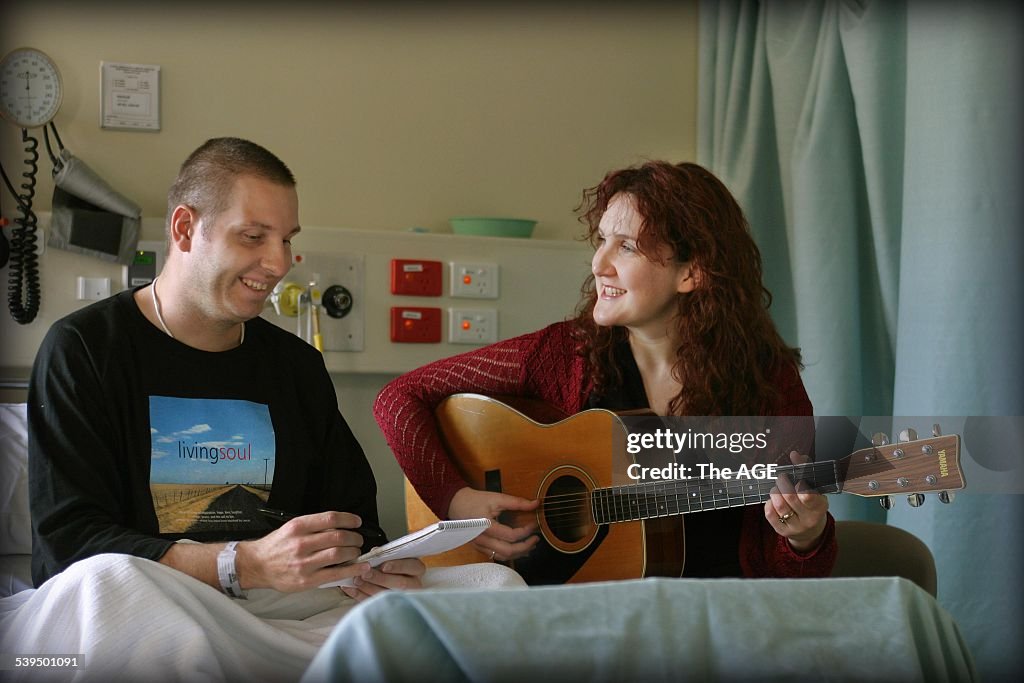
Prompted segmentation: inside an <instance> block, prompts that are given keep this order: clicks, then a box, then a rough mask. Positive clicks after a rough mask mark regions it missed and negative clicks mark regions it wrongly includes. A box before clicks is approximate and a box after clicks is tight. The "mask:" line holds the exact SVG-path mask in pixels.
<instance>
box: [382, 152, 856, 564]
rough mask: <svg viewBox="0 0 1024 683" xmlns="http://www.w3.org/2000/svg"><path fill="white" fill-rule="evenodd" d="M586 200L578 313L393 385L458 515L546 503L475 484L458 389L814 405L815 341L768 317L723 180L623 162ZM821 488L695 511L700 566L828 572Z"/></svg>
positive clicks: (395, 426)
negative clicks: (454, 451)
mask: <svg viewBox="0 0 1024 683" xmlns="http://www.w3.org/2000/svg"><path fill="white" fill-rule="evenodd" d="M580 208H581V210H582V218H581V220H583V221H585V223H586V225H587V226H588V230H587V236H588V238H589V239H590V241H591V242H592V243H593V245H594V247H595V252H594V257H593V262H592V273H593V274H592V276H591V277H589V278H588V279H587V282H586V283H585V284H584V288H583V300H582V302H581V304H580V310H579V313H578V315H577V317H576V318H575V320H572V321H567V322H563V323H557V324H554V325H551V326H549V327H547V328H544V329H542V330H540V331H537V332H534V333H532V334H527V335H523V336H521V337H517V338H514V339H509V340H507V341H503V342H499V343H497V344H493V345H491V346H487V347H484V348H481V349H479V350H476V351H471V352H469V353H465V354H461V355H459V356H455V357H452V358H446V359H442V360H440V361H437V362H434V363H431V364H429V365H427V366H425V367H422V368H420V369H417V370H415V371H413V372H410V373H408V374H406V375H403V376H402V377H399V378H398V379H396V380H394V381H393V382H391V383H390V384H388V385H387V386H386V387H385V388H384V389H383V391H382V392H381V394H380V395H379V396H378V398H377V401H376V403H375V405H374V414H375V416H376V419H377V422H378V424H379V425H380V427H381V429H382V430H383V432H384V435H385V438H386V439H387V441H388V443H389V445H390V446H391V448H392V450H393V451H394V453H395V456H396V457H397V458H398V461H399V464H400V465H401V467H402V469H403V470H404V471H405V474H406V476H407V477H408V478H409V480H410V481H411V482H412V484H413V485H414V486H415V488H416V490H417V492H418V493H419V494H420V496H421V497H422V498H423V500H424V501H425V502H426V503H427V505H428V506H430V508H431V509H432V510H433V511H434V513H435V514H437V515H438V516H439V517H441V518H442V519H444V518H450V519H459V518H469V517H490V518H492V519H495V520H496V519H497V517H498V515H499V514H500V513H501V512H503V511H506V510H513V511H515V510H519V511H522V510H533V509H536V506H537V504H538V503H537V501H528V500H525V499H522V498H518V497H514V496H510V495H505V494H500V493H492V492H486V491H479V490H475V489H473V488H471V487H469V486H467V484H466V483H465V481H464V480H463V479H462V478H461V476H460V475H459V473H458V472H457V470H456V469H455V467H454V465H453V464H452V462H451V461H450V460H449V458H448V456H447V455H446V454H445V452H444V450H443V448H442V446H441V443H440V440H439V436H438V433H437V430H436V428H435V427H434V420H433V411H434V408H435V407H436V406H437V404H438V403H439V402H440V401H441V400H443V399H444V398H445V397H447V396H449V395H451V394H454V393H458V392H477V393H483V394H491V395H515V396H523V397H530V398H536V399H541V400H542V401H545V402H547V403H549V404H552V405H553V406H555V407H557V408H559V409H561V410H562V411H564V412H565V413H566V414H572V413H576V412H578V411H580V410H584V409H586V408H591V407H602V408H609V409H613V410H617V409H636V408H645V407H647V408H650V409H651V410H652V411H653V412H654V413H656V414H658V415H678V416H683V415H785V416H796V415H811V403H810V401H809V400H808V398H807V394H806V392H805V391H804V387H803V383H802V382H801V381H800V376H799V367H800V366H799V363H800V355H799V352H798V351H797V350H796V349H792V348H790V347H788V346H786V344H785V342H784V341H783V340H782V338H781V337H780V336H779V334H778V332H777V331H776V329H775V326H774V324H773V323H772V321H771V318H770V317H769V315H768V312H767V308H768V305H769V304H770V300H771V296H770V294H769V293H768V291H767V290H766V289H765V288H764V286H763V285H762V283H761V258H760V253H759V252H758V249H757V246H756V245H755V244H754V241H753V239H752V238H751V236H750V233H749V229H748V226H747V222H746V219H745V218H744V216H743V212H742V210H741V209H740V207H739V205H738V204H737V203H736V200H735V199H734V198H733V197H732V195H731V194H730V193H729V191H728V190H727V189H726V188H725V186H724V185H723V184H722V183H721V181H719V180H718V179H717V178H716V177H715V176H713V175H712V174H711V173H710V172H708V171H707V170H706V169H704V168H702V167H700V166H698V165H696V164H691V163H682V164H678V165H673V164H669V163H666V162H648V163H644V164H642V165H640V166H636V167H632V168H626V169H622V170H618V171H614V172H612V173H609V174H608V175H607V176H606V177H605V178H604V180H603V181H602V182H601V183H600V184H599V185H597V186H596V187H594V188H591V189H590V190H587V191H585V192H584V195H583V202H582V204H581V207H580ZM792 457H793V458H794V462H797V459H798V458H799V456H797V455H796V454H795V453H794V454H793V455H792ZM807 489H808V487H807V486H806V484H804V483H803V482H800V483H799V484H798V485H797V488H796V490H794V489H793V487H792V486H791V485H788V482H787V481H784V480H783V479H781V478H780V480H779V485H778V487H777V488H776V489H773V491H772V495H771V496H770V499H769V500H768V501H767V502H766V503H765V504H764V506H763V507H761V506H758V505H748V506H746V507H740V508H728V509H724V510H717V511H714V512H702V513H700V514H693V515H687V516H686V521H685V525H686V527H685V528H686V568H685V571H684V576H752V577H753V576H827V575H828V574H829V572H830V571H831V568H832V564H833V562H834V560H835V553H836V544H835V537H834V521H833V519H832V517H831V515H829V514H828V503H827V500H826V498H825V497H824V496H822V495H819V494H817V493H813V492H811V491H809V490H807ZM535 531H536V528H535V525H533V524H531V525H526V526H522V527H510V526H507V525H504V524H494V525H492V527H491V529H490V530H489V531H488V532H487V533H486V534H484V535H481V536H480V537H478V539H477V540H476V542H475V545H476V547H477V549H478V550H480V551H481V552H483V553H484V554H486V555H487V556H488V557H491V558H492V559H496V560H501V561H504V560H509V559H513V558H516V557H521V556H523V555H524V554H526V553H528V552H529V551H530V550H531V549H532V548H533V547H534V545H535V544H536V543H537V541H538V539H537V537H536V536H535V535H534V533H535Z"/></svg>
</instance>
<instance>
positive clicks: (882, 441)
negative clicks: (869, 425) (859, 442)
mask: <svg viewBox="0 0 1024 683" xmlns="http://www.w3.org/2000/svg"><path fill="white" fill-rule="evenodd" d="M871 445H872V446H888V445H889V437H888V436H887V435H886V434H885V433H884V432H875V433H874V434H873V435H872V436H871Z"/></svg>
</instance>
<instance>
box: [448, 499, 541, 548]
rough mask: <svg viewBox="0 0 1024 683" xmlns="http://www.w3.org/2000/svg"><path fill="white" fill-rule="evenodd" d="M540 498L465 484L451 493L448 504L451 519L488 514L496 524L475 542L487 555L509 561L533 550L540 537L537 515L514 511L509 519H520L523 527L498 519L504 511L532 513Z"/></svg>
mask: <svg viewBox="0 0 1024 683" xmlns="http://www.w3.org/2000/svg"><path fill="white" fill-rule="evenodd" d="M537 504H538V501H536V500H527V499H525V498H519V497H518V496H509V495H506V494H504V493H493V492H491V491H477V490H476V489H473V488H470V487H468V486H467V487H465V488H462V489H459V490H458V491H456V492H455V495H454V496H452V502H451V503H450V504H449V505H448V519H473V518H475V517H487V518H488V519H490V520H492V521H493V522H494V523H493V524H491V526H490V528H489V529H487V531H485V532H484V533H482V534H480V535H479V536H477V537H476V539H475V540H474V541H473V545H474V546H475V547H476V549H477V550H479V551H480V552H481V553H483V554H484V555H486V556H487V557H488V558H490V559H492V560H495V561H498V562H507V561H508V560H514V559H516V558H518V557H523V556H524V555H527V554H529V552H530V551H531V550H533V546H535V545H537V542H538V541H539V540H540V539H538V538H537V536H536V533H537V522H536V517H535V516H534V515H532V514H511V515H505V517H506V518H510V519H509V521H511V520H517V521H515V522H513V523H518V524H520V526H509V525H507V524H503V523H502V522H501V521H499V517H500V516H501V514H502V513H503V512H506V511H507V512H512V513H530V512H532V511H534V510H536V509H537Z"/></svg>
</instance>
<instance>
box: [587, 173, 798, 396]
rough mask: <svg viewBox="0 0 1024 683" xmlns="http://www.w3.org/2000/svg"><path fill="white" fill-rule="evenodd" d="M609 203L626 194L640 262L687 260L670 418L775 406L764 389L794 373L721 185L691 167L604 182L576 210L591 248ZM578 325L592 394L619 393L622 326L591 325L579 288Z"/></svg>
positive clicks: (591, 294)
mask: <svg viewBox="0 0 1024 683" xmlns="http://www.w3.org/2000/svg"><path fill="white" fill-rule="evenodd" d="M617 194H628V195H630V197H631V198H632V200H633V202H634V203H635V207H636V209H637V211H638V212H639V214H640V215H641V217H642V218H643V224H642V226H641V228H640V234H639V236H638V240H637V246H638V248H639V249H640V251H641V252H643V253H644V254H656V253H658V249H657V247H658V245H668V246H669V247H671V249H672V254H673V257H674V259H675V260H676V261H678V262H680V263H681V262H685V261H690V263H691V266H692V267H693V271H694V272H695V273H696V277H697V287H696V289H695V290H694V291H692V292H690V293H688V294H679V295H678V317H677V321H678V330H677V332H678V335H679V339H680V344H679V348H678V350H677V354H676V356H677V357H676V363H675V366H674V367H673V374H674V375H675V377H676V379H678V381H679V382H680V383H681V384H682V390H681V391H680V393H679V394H678V395H676V396H675V397H674V398H673V399H672V400H671V401H670V403H669V413H670V414H672V415H758V414H761V412H762V411H763V410H765V409H766V407H767V406H770V405H771V404H772V401H773V400H774V399H775V398H776V397H777V390H776V388H775V387H774V386H773V385H772V378H773V377H775V375H776V373H777V371H778V369H779V368H780V367H781V366H782V365H783V364H785V363H794V364H796V365H798V366H799V364H800V352H799V350H798V349H795V348H792V347H789V346H788V345H787V344H786V343H785V341H784V340H783V339H782V337H781V336H780V335H779V333H778V331H777V330H776V329H775V324H774V323H773V322H772V319H771V317H770V316H769V315H768V308H769V306H770V305H771V300H772V297H771V293H770V292H769V291H768V290H767V289H766V288H765V287H764V285H763V284H762V281H761V253H760V251H759V250H758V248H757V245H756V244H755V243H754V240H753V238H752V237H751V236H750V229H749V226H748V224H747V219H746V218H745V217H744V215H743V211H742V209H740V206H739V204H738V203H737V202H736V199H735V198H734V197H733V196H732V194H731V193H730V192H729V190H728V189H726V187H725V185H723V184H722V182H721V181H720V180H719V179H718V178H716V177H715V176H714V175H713V174H712V173H711V172H710V171H708V170H707V169H705V168H703V167H701V166H699V165H697V164H693V163H680V164H670V163H668V162H664V161H649V162H646V163H644V164H641V165H639V166H634V167H630V168H626V169H622V170H618V171H613V172H611V173H609V174H608V175H606V176H605V178H604V180H602V181H601V183H600V184H598V185H597V186H596V187H593V188H590V189H587V190H584V192H583V200H582V202H581V203H580V206H579V207H578V209H577V210H578V211H579V212H580V221H581V222H584V223H585V224H586V225H587V232H586V237H587V239H589V240H590V241H591V243H596V242H595V240H596V237H597V236H598V224H599V223H600V221H601V216H602V215H603V214H604V212H605V210H606V209H607V208H608V204H609V202H610V201H611V200H612V198H613V197H614V196H615V195H617ZM582 293H583V297H582V300H581V302H580V305H579V307H578V310H577V317H576V321H575V322H576V326H577V330H578V333H579V336H580V341H581V347H580V351H579V352H580V354H581V355H583V356H584V357H585V358H586V359H587V360H588V362H589V364H590V367H591V369H592V371H593V372H594V391H595V392H596V393H598V394H601V393H604V392H607V391H611V390H613V389H614V388H615V387H618V386H620V385H621V384H622V372H621V370H620V368H618V367H617V364H616V362H615V347H616V345H617V344H619V343H621V342H622V341H623V340H624V339H626V336H627V331H626V330H625V329H624V328H622V327H602V326H600V325H598V324H597V323H595V322H594V318H593V311H594V304H595V303H596V302H597V291H596V288H595V286H594V277H593V275H591V276H590V277H589V278H587V280H586V282H585V283H584V285H583V292H582Z"/></svg>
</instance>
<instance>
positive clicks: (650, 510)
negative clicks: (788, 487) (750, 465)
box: [590, 461, 840, 524]
mask: <svg viewBox="0 0 1024 683" xmlns="http://www.w3.org/2000/svg"><path fill="white" fill-rule="evenodd" d="M775 474H777V475H781V474H786V475H789V477H790V480H792V481H799V480H801V479H802V480H804V481H806V482H807V483H808V484H810V485H811V487H812V488H814V490H816V491H818V492H819V493H836V492H838V491H839V490H840V488H839V486H838V484H837V482H838V481H839V472H838V468H837V464H836V462H834V461H829V462H821V463H807V464H804V465H780V466H777V467H776V468H775ZM775 479H776V478H775V477H769V478H755V477H749V476H746V477H735V478H730V479H724V478H721V479H715V478H707V477H689V478H680V479H670V480H664V481H653V482H645V483H642V484H629V485H625V486H610V487H607V488H596V489H594V490H593V491H592V492H591V499H590V506H591V512H592V514H593V518H594V522H595V523H596V524H613V523H615V522H632V521H637V520H642V519H651V518H654V517H670V516H674V515H685V514H687V513H690V512H704V511H707V510H719V509H722V508H731V507H740V506H743V505H754V504H757V503H764V502H765V501H767V500H768V498H769V496H770V494H771V490H772V487H773V486H775Z"/></svg>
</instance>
